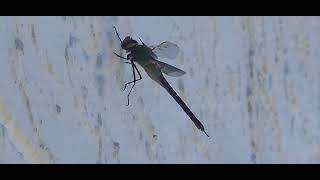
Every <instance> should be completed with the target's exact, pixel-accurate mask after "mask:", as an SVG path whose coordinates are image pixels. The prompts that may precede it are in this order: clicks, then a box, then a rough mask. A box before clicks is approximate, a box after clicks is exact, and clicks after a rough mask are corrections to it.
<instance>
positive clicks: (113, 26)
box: [113, 26, 123, 46]
mask: <svg viewBox="0 0 320 180" xmlns="http://www.w3.org/2000/svg"><path fill="white" fill-rule="evenodd" d="M113 28H114V30H115V31H116V34H117V36H118V38H119V41H120V42H121V46H122V45H123V43H122V40H121V38H120V36H119V34H118V31H117V28H116V27H115V26H113Z"/></svg>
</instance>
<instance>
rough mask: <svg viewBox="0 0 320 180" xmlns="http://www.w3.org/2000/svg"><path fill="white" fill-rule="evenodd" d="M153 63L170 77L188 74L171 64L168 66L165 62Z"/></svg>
mask: <svg viewBox="0 0 320 180" xmlns="http://www.w3.org/2000/svg"><path fill="white" fill-rule="evenodd" d="M153 61H154V62H155V63H156V64H157V65H158V67H159V68H160V69H161V71H162V72H163V73H165V74H166V75H168V76H173V77H179V76H182V75H184V74H185V73H186V72H184V71H183V70H181V69H178V68H176V67H174V66H171V65H169V64H166V63H164V62H161V61H158V60H153Z"/></svg>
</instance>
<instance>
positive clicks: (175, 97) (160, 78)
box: [158, 74, 209, 137]
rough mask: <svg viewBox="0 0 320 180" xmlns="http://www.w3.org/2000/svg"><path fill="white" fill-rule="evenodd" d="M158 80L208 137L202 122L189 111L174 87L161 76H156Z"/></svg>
mask: <svg viewBox="0 0 320 180" xmlns="http://www.w3.org/2000/svg"><path fill="white" fill-rule="evenodd" d="M158 80H159V82H160V83H161V85H162V86H163V87H164V88H165V89H166V90H167V91H168V93H169V94H170V95H171V96H172V97H173V98H174V99H175V100H176V102H177V103H178V104H179V105H180V107H181V108H182V109H183V110H184V112H185V113H186V114H187V115H188V116H189V118H190V119H191V120H192V121H193V123H194V124H195V125H196V127H197V128H198V129H200V130H201V131H203V132H204V133H205V134H206V135H207V136H208V137H209V135H208V134H207V133H206V131H205V129H204V126H203V125H202V123H201V122H200V121H199V120H198V119H197V117H196V116H195V115H194V114H193V113H192V112H191V110H190V109H189V107H188V106H187V105H186V104H185V103H184V102H183V100H182V99H181V98H180V97H179V96H178V94H177V93H176V92H175V91H174V89H173V88H172V87H171V86H170V84H169V83H168V81H167V80H166V79H165V78H164V76H163V75H162V74H161V76H159V77H158Z"/></svg>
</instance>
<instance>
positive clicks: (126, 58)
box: [113, 52, 129, 60]
mask: <svg viewBox="0 0 320 180" xmlns="http://www.w3.org/2000/svg"><path fill="white" fill-rule="evenodd" d="M113 54H115V55H116V56H118V57H119V58H121V59H125V60H129V59H128V57H123V56H120V55H119V54H117V53H115V52H113Z"/></svg>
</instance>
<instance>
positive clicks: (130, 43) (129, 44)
mask: <svg viewBox="0 0 320 180" xmlns="http://www.w3.org/2000/svg"><path fill="white" fill-rule="evenodd" d="M138 45H139V43H138V42H137V41H136V40H134V39H132V38H131V37H130V36H127V37H126V38H124V40H123V43H122V45H121V47H122V49H124V50H126V51H130V50H131V49H133V48H135V47H136V46H138Z"/></svg>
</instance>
